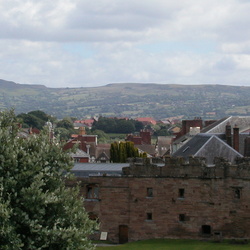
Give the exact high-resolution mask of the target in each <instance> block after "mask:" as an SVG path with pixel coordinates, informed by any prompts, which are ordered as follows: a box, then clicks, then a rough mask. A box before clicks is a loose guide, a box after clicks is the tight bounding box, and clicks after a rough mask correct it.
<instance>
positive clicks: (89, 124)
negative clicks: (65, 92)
mask: <svg viewBox="0 0 250 250" xmlns="http://www.w3.org/2000/svg"><path fill="white" fill-rule="evenodd" d="M94 122H95V119H94V118H91V119H83V120H77V121H74V127H75V126H77V125H78V126H79V127H80V126H81V125H79V124H82V125H84V126H86V127H88V128H89V129H91V128H92V126H93V123H94Z"/></svg>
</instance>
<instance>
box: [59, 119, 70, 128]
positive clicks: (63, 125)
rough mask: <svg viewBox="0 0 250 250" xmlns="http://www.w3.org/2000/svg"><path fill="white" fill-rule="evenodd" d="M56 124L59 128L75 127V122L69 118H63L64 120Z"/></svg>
mask: <svg viewBox="0 0 250 250" xmlns="http://www.w3.org/2000/svg"><path fill="white" fill-rule="evenodd" d="M56 126H57V127H59V128H65V129H74V126H73V122H72V121H71V120H70V119H67V118H63V119H62V120H60V121H58V122H57V124H56Z"/></svg>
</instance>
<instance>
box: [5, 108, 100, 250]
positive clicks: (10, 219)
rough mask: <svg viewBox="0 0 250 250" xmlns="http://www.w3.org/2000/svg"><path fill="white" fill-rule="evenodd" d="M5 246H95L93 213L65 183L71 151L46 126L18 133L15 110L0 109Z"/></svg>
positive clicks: (20, 247) (12, 247) (22, 247)
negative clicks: (91, 236) (91, 237)
mask: <svg viewBox="0 0 250 250" xmlns="http://www.w3.org/2000/svg"><path fill="white" fill-rule="evenodd" d="M0 139H1V144H0V246H1V249H13V250H14V249H15V250H16V249H92V248H93V246H92V245H91V243H90V241H89V240H88V237H87V236H88V235H89V234H91V233H92V231H93V229H94V227H95V226H96V224H95V222H93V221H91V220H90V219H89V218H88V214H87V213H86V211H85V210H84V207H83V203H82V200H80V199H79V192H78V189H77V188H67V187H66V186H65V178H66V177H65V173H66V172H67V171H69V170H70V168H71V167H72V160H71V158H70V156H69V155H68V154H66V153H64V152H63V151H62V148H61V146H60V145H58V143H55V142H53V141H51V140H50V139H49V136H48V131H47V130H46V129H45V130H44V131H43V132H42V133H41V134H40V135H36V136H30V137H29V138H27V139H24V138H22V137H21V136H19V134H18V126H17V120H16V117H15V115H14V112H13V111H6V112H2V113H0Z"/></svg>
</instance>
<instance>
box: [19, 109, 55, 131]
mask: <svg viewBox="0 0 250 250" xmlns="http://www.w3.org/2000/svg"><path fill="white" fill-rule="evenodd" d="M17 117H18V118H19V119H20V120H21V123H22V124H23V127H24V128H25V127H26V128H28V127H32V128H37V129H42V128H43V126H44V125H45V123H46V122H47V121H48V120H50V121H54V120H55V118H53V117H52V116H50V115H47V114H46V113H44V112H43V111H41V110H35V111H30V112H29V113H27V114H25V113H21V114H19V115H17Z"/></svg>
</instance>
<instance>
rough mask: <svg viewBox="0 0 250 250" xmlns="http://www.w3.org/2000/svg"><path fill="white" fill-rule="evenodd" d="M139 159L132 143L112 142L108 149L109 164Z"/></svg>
mask: <svg viewBox="0 0 250 250" xmlns="http://www.w3.org/2000/svg"><path fill="white" fill-rule="evenodd" d="M131 157H139V152H138V149H137V148H135V147H134V143H133V142H130V141H127V142H119V143H118V142H114V143H111V147H110V161H111V162H126V161H127V158H131Z"/></svg>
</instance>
